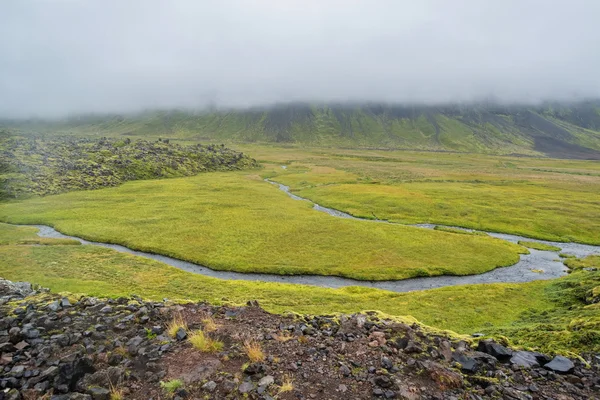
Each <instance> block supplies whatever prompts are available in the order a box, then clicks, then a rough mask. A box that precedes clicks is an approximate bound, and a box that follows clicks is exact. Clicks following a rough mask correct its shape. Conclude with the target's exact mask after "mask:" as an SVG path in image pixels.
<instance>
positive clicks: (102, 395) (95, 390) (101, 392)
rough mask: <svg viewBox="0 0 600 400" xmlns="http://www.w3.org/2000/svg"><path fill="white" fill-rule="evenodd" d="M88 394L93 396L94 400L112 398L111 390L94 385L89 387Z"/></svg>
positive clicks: (108, 399)
mask: <svg viewBox="0 0 600 400" xmlns="http://www.w3.org/2000/svg"><path fill="white" fill-rule="evenodd" d="M87 394H89V395H90V396H92V399H93V400H110V390H108V389H106V388H101V387H92V388H90V389H88V391H87Z"/></svg>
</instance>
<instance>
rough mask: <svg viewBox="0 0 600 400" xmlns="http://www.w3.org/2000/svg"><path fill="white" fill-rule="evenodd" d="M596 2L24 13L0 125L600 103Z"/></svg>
mask: <svg viewBox="0 0 600 400" xmlns="http://www.w3.org/2000/svg"><path fill="white" fill-rule="evenodd" d="M599 15H600V2H598V1H597V0H589V1H584V0H570V1H567V0H556V1H552V2H548V1H538V0H502V1H500V0H489V1H480V0H456V1H446V0H421V1H412V0H410V1H405V0H390V1H387V0H379V1H366V0H365V1H362V0H361V1H358V0H345V1H342V0H324V1H317V0H314V1H313V0H303V1H300V0H286V1H280V0H254V1H251V0H237V1H236V0H220V1H219V0H215V1H210V0H204V1H193V0H180V1H173V2H167V1H159V0H128V1H122V0H104V1H84V0H80V1H77V0H55V1H49V0H38V1H33V0H19V1H12V2H11V1H5V2H3V4H2V5H1V6H0V116H3V117H29V116H43V117H53V116H62V115H67V114H74V113H84V112H129V111H137V110H141V109H145V108H175V107H187V108H202V107H207V106H221V107H247V106H258V105H268V104H272V103H276V102H292V101H318V102H329V101H335V102H345V101H351V102H357V101H376V102H401V103H406V102H419V103H440V102H468V101H476V100H481V99H494V100H497V101H503V102H537V101H541V100H572V99H578V98H583V97H598V96H599V95H600V78H598V71H600V52H598V51H597V49H598V43H599V41H600V25H598V23H597V17H598V16H599Z"/></svg>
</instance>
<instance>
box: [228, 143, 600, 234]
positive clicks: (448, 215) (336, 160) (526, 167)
mask: <svg viewBox="0 0 600 400" xmlns="http://www.w3.org/2000/svg"><path fill="white" fill-rule="evenodd" d="M238 148H243V149H244V150H245V151H250V152H253V149H255V150H256V151H255V152H254V153H253V155H254V156H255V157H256V158H258V159H260V160H261V161H263V163H269V164H267V165H269V171H268V172H266V173H265V174H266V175H267V176H269V177H270V178H271V179H273V180H275V181H277V182H280V183H284V184H286V185H289V186H290V188H291V190H292V191H293V192H294V193H295V194H297V195H299V196H301V197H305V198H308V199H310V200H312V201H314V202H317V203H318V204H321V205H323V206H327V207H331V208H335V209H338V210H341V211H344V212H347V213H349V214H352V215H354V216H358V217H363V218H378V219H385V220H389V221H393V222H398V223H403V224H416V223H434V224H442V225H451V226H460V227H464V228H473V229H478V230H484V231H494V232H504V233H512V234H517V235H523V236H527V237H531V238H536V239H545V240H552V241H563V242H567V241H573V242H580V243H587V244H600V235H598V231H600V163H599V162H597V161H579V160H556V159H544V158H531V157H529V158H528V157H499V156H491V155H482V154H461V153H423V152H410V151H381V150H372V151H368V150H337V149H335V150H334V149H318V148H315V149H295V148H288V149H285V150H284V151H281V152H279V151H278V150H277V149H276V148H274V147H271V148H269V147H265V146H251V145H247V146H238ZM281 165H285V166H287V169H283V168H281Z"/></svg>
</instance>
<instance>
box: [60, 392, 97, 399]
mask: <svg viewBox="0 0 600 400" xmlns="http://www.w3.org/2000/svg"><path fill="white" fill-rule="evenodd" d="M50 400H92V396H90V395H89V394H83V393H67V394H61V395H58V396H52V397H50Z"/></svg>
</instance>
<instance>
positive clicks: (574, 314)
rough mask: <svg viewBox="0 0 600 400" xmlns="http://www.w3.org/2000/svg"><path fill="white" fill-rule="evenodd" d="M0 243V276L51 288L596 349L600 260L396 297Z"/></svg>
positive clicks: (20, 231) (3, 231) (17, 232)
mask: <svg viewBox="0 0 600 400" xmlns="http://www.w3.org/2000/svg"><path fill="white" fill-rule="evenodd" d="M36 241H43V243H42V244H44V245H43V246H40V245H37V244H36ZM2 242H3V245H0V276H4V277H6V278H9V279H12V280H32V281H35V282H38V283H40V284H42V285H43V286H46V287H50V288H52V289H53V290H55V291H68V292H73V293H85V294H88V295H93V296H101V297H106V296H108V297H113V298H116V297H120V296H130V295H132V294H137V295H141V296H143V297H145V298H150V299H153V300H161V299H163V298H165V297H168V298H171V299H183V300H192V301H209V302H211V303H212V304H229V305H240V304H245V303H246V302H247V301H249V300H258V301H259V302H260V303H261V305H262V306H263V307H264V308H265V309H267V310H268V311H270V312H274V313H286V312H297V313H304V314H326V313H355V312H359V311H362V310H379V311H380V312H382V313H384V314H387V315H395V316H412V317H414V318H416V319H417V320H418V321H420V322H423V323H425V324H428V325H431V326H435V327H437V328H440V329H449V330H452V331H455V332H459V333H465V334H473V333H483V334H485V335H486V336H488V337H493V336H495V335H502V336H506V337H508V338H509V340H510V341H511V343H513V344H518V345H522V346H528V347H531V348H536V349H539V350H543V351H551V352H554V351H584V350H585V349H588V350H591V349H594V348H597V347H598V343H599V340H600V335H599V333H598V329H597V326H598V325H597V324H598V311H597V306H598V305H597V304H595V303H594V300H593V299H594V297H593V296H590V294H592V293H593V292H594V290H595V289H594V288H596V287H597V286H600V273H599V272H597V271H592V270H589V269H590V268H591V269H593V268H596V269H599V268H600V257H596V258H593V257H587V258H586V259H584V260H585V262H579V261H578V262H577V264H578V265H579V264H581V267H585V268H587V269H588V270H586V269H583V268H578V265H574V267H575V268H576V270H575V272H573V273H571V274H569V275H568V276H565V277H562V278H558V279H555V280H546V281H535V282H529V283H515V284H484V285H461V286H452V287H445V288H439V289H432V290H425V291H416V292H408V293H394V292H390V291H384V290H377V289H371V288H361V287H356V286H354V287H352V286H351V287H345V288H340V289H327V288H320V287H315V286H308V285H296V284H284V283H273V282H248V281H227V280H222V279H215V278H210V277H205V276H202V275H198V274H192V273H189V272H185V271H182V270H180V269H177V268H173V267H170V266H168V265H166V264H164V263H161V262H158V261H155V260H149V259H145V258H142V257H138V256H133V255H130V254H125V253H120V252H117V251H114V250H111V249H107V248H100V247H96V246H88V245H70V244H74V243H76V244H78V243H79V242H74V241H69V242H67V243H65V242H64V239H48V238H45V239H43V238H39V237H38V236H37V235H36V229H35V228H31V227H27V228H19V227H14V226H11V225H5V224H0V243H2ZM23 243H25V244H23ZM571 260H577V259H571ZM573 262H574V261H573ZM598 350H600V349H598Z"/></svg>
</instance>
